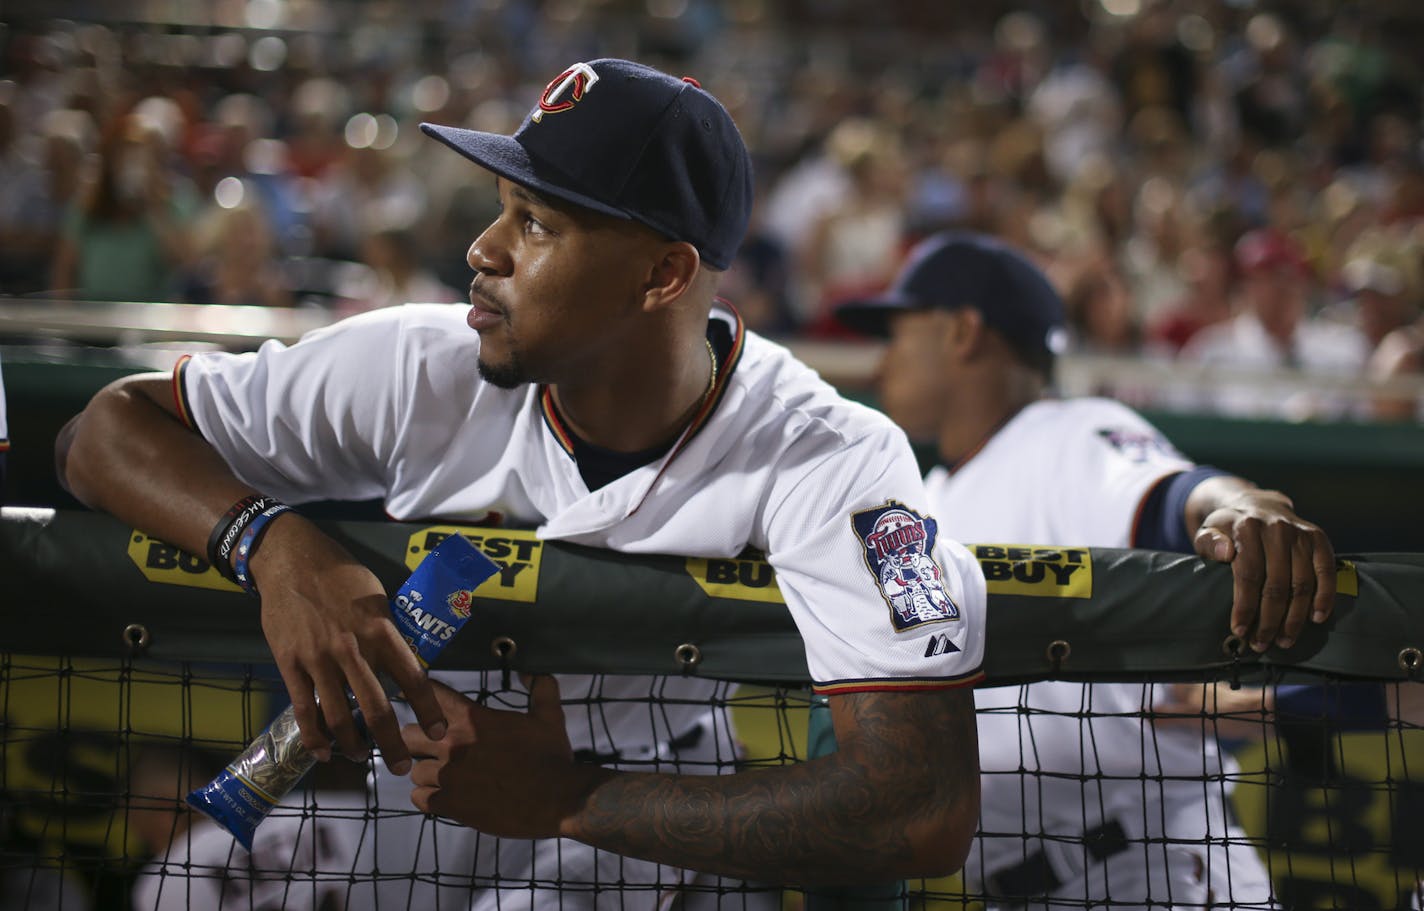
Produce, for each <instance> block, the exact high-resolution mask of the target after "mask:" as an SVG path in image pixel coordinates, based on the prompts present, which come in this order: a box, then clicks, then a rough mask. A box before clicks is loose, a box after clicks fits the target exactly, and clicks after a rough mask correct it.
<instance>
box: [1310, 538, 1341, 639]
mask: <svg viewBox="0 0 1424 911" xmlns="http://www.w3.org/2000/svg"><path fill="white" fill-rule="evenodd" d="M1307 537H1308V538H1309V540H1310V545H1311V553H1310V559H1311V564H1312V566H1313V568H1314V572H1315V601H1314V609H1313V610H1312V611H1311V615H1310V619H1311V620H1312V621H1314V622H1315V623H1324V622H1325V621H1326V620H1329V619H1330V615H1331V614H1332V613H1334V611H1335V547H1334V545H1332V544H1331V543H1330V536H1329V535H1327V534H1325V532H1324V531H1322V530H1320V529H1319V528H1313V527H1312V528H1311V530H1310V532H1309V533H1308V534H1307Z"/></svg>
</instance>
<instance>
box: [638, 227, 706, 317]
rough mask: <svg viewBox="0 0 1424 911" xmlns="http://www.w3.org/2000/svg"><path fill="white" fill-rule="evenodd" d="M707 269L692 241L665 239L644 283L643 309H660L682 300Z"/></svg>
mask: <svg viewBox="0 0 1424 911" xmlns="http://www.w3.org/2000/svg"><path fill="white" fill-rule="evenodd" d="M703 271H704V270H703V267H702V257H701V256H699V255H698V253H697V248H696V247H694V246H693V245H692V244H689V243H685V242H683V241H667V242H664V243H662V244H661V245H660V246H659V248H658V253H657V257H656V259H654V261H653V265H652V267H651V268H650V269H649V270H648V278H647V281H646V283H645V284H644V286H643V309H644V310H648V311H653V310H660V309H662V308H664V307H668V306H670V305H672V304H674V303H676V302H677V301H678V300H681V299H682V297H683V296H684V295H685V294H686V293H687V291H688V289H689V288H691V287H692V285H693V283H694V282H696V281H697V278H698V276H699V275H701V274H702V272H703Z"/></svg>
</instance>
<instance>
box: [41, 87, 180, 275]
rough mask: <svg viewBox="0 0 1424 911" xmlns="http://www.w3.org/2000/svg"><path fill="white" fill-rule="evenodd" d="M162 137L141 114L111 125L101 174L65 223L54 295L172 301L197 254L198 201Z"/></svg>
mask: <svg viewBox="0 0 1424 911" xmlns="http://www.w3.org/2000/svg"><path fill="white" fill-rule="evenodd" d="M167 151H168V150H167V149H166V148H165V145H164V139H163V136H162V134H161V133H160V132H159V131H158V130H157V129H155V128H153V127H152V126H150V125H148V124H146V123H145V122H144V121H143V120H141V119H140V118H138V117H136V116H134V115H125V116H123V117H121V118H119V119H118V120H116V121H114V123H113V124H112V125H111V126H110V129H109V131H108V133H107V135H106V136H105V137H104V138H103V140H102V141H101V143H100V147H99V156H98V160H97V162H96V167H95V173H93V174H92V179H91V180H90V181H89V183H88V186H87V187H86V188H85V190H84V192H83V196H82V198H80V199H78V200H76V202H75V204H74V205H72V206H71V207H70V210H69V212H68V214H67V215H66V218H65V223H64V228H63V234H62V236H61V238H60V241H59V244H58V247H57V249H56V251H55V254H54V261H53V271H52V278H51V280H50V284H51V287H52V288H53V289H54V293H56V294H62V295H66V296H69V297H81V298H90V299H96V300H130V301H161V300H167V299H170V298H171V296H172V295H173V293H174V282H175V280H176V278H177V275H178V272H179V270H180V269H181V268H182V267H183V266H184V264H185V263H186V262H187V260H188V258H189V256H190V255H191V244H190V242H189V238H188V234H187V231H188V223H189V221H190V219H191V218H192V216H193V213H194V211H195V207H196V206H195V200H194V199H193V197H192V194H191V192H190V190H189V188H188V186H187V184H185V183H184V182H183V181H182V180H180V179H179V176H178V175H176V174H174V173H173V172H172V170H171V168H170V166H169V164H168V162H167Z"/></svg>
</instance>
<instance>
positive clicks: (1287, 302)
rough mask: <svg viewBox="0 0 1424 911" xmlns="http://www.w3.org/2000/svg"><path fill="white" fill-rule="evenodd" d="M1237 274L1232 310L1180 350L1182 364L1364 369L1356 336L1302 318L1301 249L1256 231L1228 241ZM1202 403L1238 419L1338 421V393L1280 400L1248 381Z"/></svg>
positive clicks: (1305, 310)
mask: <svg viewBox="0 0 1424 911" xmlns="http://www.w3.org/2000/svg"><path fill="white" fill-rule="evenodd" d="M1235 256H1236V265H1237V268H1238V270H1239V271H1240V274H1241V303H1240V308H1241V309H1240V312H1239V313H1237V315H1236V316H1234V317H1232V318H1231V319H1230V320H1228V321H1227V322H1224V323H1218V324H1216V325H1214V326H1210V327H1208V328H1206V329H1203V330H1201V331H1200V332H1198V333H1197V334H1196V336H1195V337H1194V338H1193V339H1192V340H1191V342H1189V343H1188V344H1187V346H1186V347H1185V348H1183V349H1182V354H1181V356H1182V359H1183V360H1184V361H1186V362H1188V363H1194V364H1201V365H1204V366H1217V367H1225V368H1246V369H1255V370H1258V371H1269V370H1274V369H1279V368H1286V369H1290V370H1296V371H1301V372H1303V373H1306V374H1309V375H1314V376H1319V377H1331V376H1334V377H1356V376H1359V375H1360V372H1361V370H1362V369H1363V367H1364V364H1365V358H1366V354H1367V350H1368V349H1367V345H1366V343H1365V340H1364V337H1363V336H1362V335H1360V333H1359V332H1358V331H1356V330H1355V329H1353V328H1350V327H1344V326H1339V325H1335V324H1330V323H1325V322H1321V321H1319V320H1316V319H1314V318H1312V317H1311V316H1310V308H1311V300H1310V296H1311V294H1312V292H1313V290H1314V274H1313V271H1312V268H1311V266H1310V263H1309V262H1308V261H1307V260H1306V258H1305V252H1304V250H1303V249H1302V248H1301V246H1300V245H1299V244H1298V243H1297V242H1296V241H1295V240H1294V239H1293V238H1291V237H1290V236H1289V235H1287V234H1285V233H1284V232H1281V231H1278V230H1275V229H1272V228H1263V229H1259V230H1256V231H1252V232H1249V233H1248V234H1246V235H1245V236H1244V237H1242V238H1241V240H1240V241H1238V242H1237V244H1236V249H1235ZM1207 403H1209V404H1210V406H1211V407H1212V408H1214V409H1216V410H1217V411H1220V412H1222V413H1224V414H1230V415H1235V416H1241V417H1247V416H1250V417H1269V416H1275V417H1294V418H1303V417H1308V416H1311V417H1332V416H1333V417H1338V416H1340V415H1342V414H1343V413H1344V412H1345V410H1346V407H1347V403H1346V402H1345V401H1344V400H1342V399H1341V398H1340V397H1339V396H1333V395H1329V394H1327V393H1324V392H1306V393H1302V394H1299V395H1296V396H1287V397H1283V396H1281V395H1280V393H1279V391H1278V390H1276V389H1272V388H1267V387H1266V386H1265V385H1264V384H1261V383H1252V382H1250V381H1249V380H1246V381H1241V382H1237V383H1234V384H1231V385H1226V386H1223V387H1222V388H1220V389H1218V390H1217V391H1216V392H1214V393H1211V394H1210V397H1209V398H1208V399H1207Z"/></svg>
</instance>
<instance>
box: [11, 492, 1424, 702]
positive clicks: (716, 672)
mask: <svg viewBox="0 0 1424 911" xmlns="http://www.w3.org/2000/svg"><path fill="white" fill-rule="evenodd" d="M318 524H320V525H321V526H322V527H323V528H324V529H325V530H326V531H327V532H328V533H330V534H331V535H333V536H334V537H335V538H337V539H338V540H340V541H341V542H342V543H344V544H345V546H346V547H347V548H349V549H350V550H351V551H352V552H353V553H354V554H355V555H356V556H357V557H358V559H360V560H362V561H363V562H364V563H365V564H366V565H368V566H369V567H370V568H371V569H372V571H374V572H375V573H376V575H377V577H379V578H380V579H381V581H382V583H383V584H384V585H385V586H386V587H387V589H388V590H389V591H392V592H393V591H395V589H396V588H397V587H398V586H399V585H400V583H401V582H402V581H404V579H405V578H406V576H407V575H408V574H409V572H410V569H411V567H413V566H414V564H415V562H418V560H419V558H420V557H421V556H422V555H423V553H424V552H425V550H428V548H429V547H431V546H433V545H434V542H435V541H438V540H439V538H440V536H441V535H445V534H451V533H455V532H456V531H458V532H460V533H463V534H466V535H467V536H469V537H471V538H472V539H473V540H474V541H475V543H476V544H477V546H479V547H481V548H483V549H484V550H485V552H486V553H488V554H489V555H490V556H491V557H492V558H494V559H495V561H496V562H498V563H500V564H501V565H502V566H503V568H504V569H503V572H501V573H500V575H498V576H496V577H495V578H494V579H492V580H491V581H490V582H488V583H486V584H485V586H482V587H481V588H480V589H479V590H478V591H477V592H476V598H475V605H476V607H475V611H474V616H473V618H472V619H471V620H470V622H469V624H468V625H467V627H466V629H465V630H464V631H463V632H461V634H460V635H459V636H458V637H457V639H456V641H455V642H454V643H452V645H451V646H450V647H449V648H448V649H447V650H446V652H445V655H444V656H443V657H442V660H441V665H440V666H441V667H445V668H465V669H496V668H499V667H500V666H501V659H500V658H499V657H498V656H497V655H496V654H495V651H494V645H495V643H496V642H497V641H499V640H501V639H502V638H507V639H510V640H513V642H514V643H515V645H516V650H515V653H514V658H513V661H512V666H513V667H514V668H515V669H518V670H527V671H535V672H552V671H557V672H565V673H621V674H679V673H688V674H697V675H702V676H708V677H715V678H718V679H726V680H743V681H762V682H768V683H786V684H798V683H804V682H807V680H808V676H809V675H808V672H807V668H806V660H805V656H804V652H803V649H802V643H801V639H800V637H799V635H798V634H797V631H796V628H795V626H794V624H793V623H792V621H791V617H790V614H789V612H788V611H787V610H786V609H785V607H784V606H783V604H782V603H781V602H780V598H779V592H778V591H777V589H776V588H775V582H774V577H773V575H772V573H771V572H770V570H769V567H767V566H766V565H765V564H764V563H763V562H761V561H760V560H759V559H757V558H755V557H748V558H744V559H740V560H699V559H691V558H687V557H681V556H653V557H649V556H629V555H624V554H619V553H614V552H611V551H603V550H597V549H592V548H587V547H580V546H576V545H571V544H565V543H561V542H557V541H541V540H539V539H538V538H536V537H535V536H534V535H533V534H532V533H530V532H518V531H508V530H504V529H493V528H490V529H487V528H475V527H459V528H457V527H455V526H451V525H448V524H442V523H438V522H428V523H396V522H365V521H319V522H318ZM973 547H974V550H975V551H976V555H977V556H978V557H979V558H980V564H981V567H982V568H983V569H984V572H985V575H986V578H988V579H989V585H990V595H989V611H988V630H987V636H988V639H987V641H988V648H987V653H986V659H985V672H986V674H987V676H988V679H989V682H991V683H1013V682H1023V681H1030V680H1038V679H1047V678H1050V677H1052V678H1057V679H1092V680H1099V681H1103V680H1112V679H1122V680H1126V679H1131V680H1141V679H1170V678H1172V677H1179V678H1182V679H1200V678H1201V674H1202V672H1203V671H1205V670H1211V669H1221V668H1229V667H1231V666H1232V665H1233V664H1234V665H1236V670H1237V671H1239V672H1240V673H1242V674H1243V676H1244V677H1245V678H1246V679H1249V676H1250V674H1251V672H1252V671H1255V670H1259V669H1261V668H1263V667H1272V668H1274V669H1284V670H1286V671H1289V670H1291V669H1299V670H1301V671H1308V672H1311V673H1324V674H1330V675H1338V676H1343V677H1349V678H1356V679H1374V680H1404V679H1410V678H1411V676H1415V677H1417V676H1420V675H1421V674H1424V669H1421V668H1420V667H1419V654H1420V651H1421V650H1424V555H1421V554H1361V555H1353V556H1350V557H1348V558H1346V559H1342V562H1341V568H1340V571H1339V573H1338V574H1337V577H1338V579H1339V582H1340V591H1341V593H1340V594H1339V595H1338V596H1337V598H1336V604H1335V611H1334V615H1333V616H1332V618H1331V619H1330V620H1329V621H1328V622H1327V623H1326V624H1324V625H1323V626H1315V625H1308V626H1307V629H1306V630H1305V632H1304V633H1303V634H1302V636H1301V637H1300V640H1299V641H1298V642H1297V643H1296V645H1295V646H1294V647H1293V648H1291V649H1289V650H1280V649H1272V650H1271V651H1268V652H1267V653H1265V654H1264V655H1262V656H1259V657H1258V656H1256V655H1254V653H1252V652H1250V651H1249V650H1245V651H1237V652H1235V653H1233V652H1232V651H1231V649H1230V648H1229V646H1230V645H1231V643H1230V642H1229V641H1228V640H1229V636H1228V618H1229V614H1230V602H1231V594H1232V578H1231V570H1230V568H1229V567H1227V566H1224V565H1219V564H1209V563H1207V562H1205V561H1203V560H1201V559H1199V558H1197V557H1194V556H1183V555H1179V554H1166V553H1158V552H1152V551H1134V550H1119V549H1111V548H1074V547H1058V548H1044V547H1035V548H1019V547H1012V546H1009V545H997V544H996V545H990V544H985V545H977V546H973ZM0 584H3V588H0V623H3V629H4V636H3V639H2V640H0V649H3V650H4V651H7V652H16V653H31V654H63V655H68V656H73V657H126V656H131V657H145V658H152V659H158V660H171V661H234V662H255V663H265V662H268V661H270V660H271V658H270V653H269V651H268V649H267V645H266V643H265V641H264V640H263V637H262V632H261V627H260V624H259V617H258V603H257V601H256V600H254V599H253V598H251V597H250V596H248V595H246V594H244V593H242V592H241V591H239V590H238V589H237V588H236V587H235V586H233V585H231V584H230V583H228V582H226V581H225V580H223V579H221V578H220V577H219V576H218V575H217V574H216V572H214V571H213V570H212V569H211V568H209V567H208V566H207V565H206V563H204V562H203V561H202V560H200V559H198V558H196V557H193V556H190V555H187V554H183V553H181V552H180V551H178V550H177V549H175V548H173V547H171V546H170V545H167V544H165V543H164V542H161V541H156V540H154V539H151V538H149V537H148V536H146V535H144V534H142V533H139V532H135V531H134V530H133V529H130V528H128V527H127V526H125V525H122V524H120V523H119V522H117V521H115V520H114V519H112V518H110V517H108V516H104V515H100V514H97V513H90V512H85V511H82V510H52V509H32V508H17V507H11V508H7V509H4V510H3V511H0ZM887 609H888V608H887ZM1411 649H1412V650H1413V651H1411Z"/></svg>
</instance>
